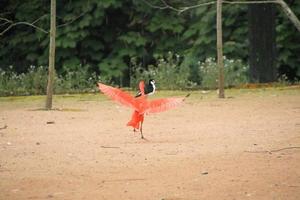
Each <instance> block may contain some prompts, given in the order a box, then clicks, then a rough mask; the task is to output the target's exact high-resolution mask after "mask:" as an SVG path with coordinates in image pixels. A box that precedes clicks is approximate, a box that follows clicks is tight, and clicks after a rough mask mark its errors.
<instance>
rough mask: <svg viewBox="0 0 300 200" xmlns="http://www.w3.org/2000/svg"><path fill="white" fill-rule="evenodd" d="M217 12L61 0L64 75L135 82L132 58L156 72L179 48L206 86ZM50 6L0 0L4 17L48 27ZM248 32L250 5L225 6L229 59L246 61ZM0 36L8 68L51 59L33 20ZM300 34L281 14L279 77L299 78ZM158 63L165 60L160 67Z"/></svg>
mask: <svg viewBox="0 0 300 200" xmlns="http://www.w3.org/2000/svg"><path fill="white" fill-rule="evenodd" d="M168 2H169V3H171V4H172V5H173V6H175V7H184V6H190V5H195V4H197V3H199V2H203V1H202V0H192V1H179V0H174V1H168ZM151 3H152V4H154V5H161V6H163V5H162V2H161V1H159V0H153V1H151ZM291 8H292V10H293V11H294V12H295V14H296V15H297V16H298V15H299V14H300V2H299V1H294V3H293V4H292V5H291ZM215 10H216V9H215V5H210V6H203V7H199V8H197V9H192V10H189V11H186V12H184V13H181V14H180V15H178V13H176V12H174V11H172V10H168V9H163V10H160V9H155V8H151V7H149V5H147V4H146V3H145V2H144V1H139V0H123V1H116V0H105V1H98V0H89V1H70V0H61V1H57V38H56V70H57V73H58V77H61V76H62V74H64V73H65V72H66V68H68V69H69V71H75V70H78V68H79V67H80V66H81V67H86V66H88V70H87V73H90V74H89V76H88V77H95V76H96V75H97V76H99V75H100V76H101V78H103V79H105V80H106V81H111V82H114V83H115V84H118V85H121V86H128V85H129V84H131V85H133V84H132V83H129V81H128V80H129V79H130V76H131V71H132V69H131V62H130V60H131V58H132V57H135V58H136V59H137V61H138V65H139V66H140V68H141V70H142V71H146V70H149V69H148V67H147V66H152V67H149V68H153V69H152V71H155V70H157V68H162V71H163V69H164V67H165V66H169V65H170V63H165V64H164V62H169V61H167V60H164V62H163V61H161V63H159V62H160V61H159V59H158V57H157V55H156V54H158V55H165V54H166V53H167V52H169V51H172V52H177V53H178V54H179V55H182V56H184V59H182V60H181V61H180V64H179V65H177V67H178V68H177V69H176V70H177V71H178V70H187V68H190V69H189V70H190V73H189V77H188V81H191V82H193V83H197V84H200V83H201V77H200V75H199V74H198V73H197V71H198V64H197V63H198V61H199V60H200V61H201V62H202V61H204V60H205V59H206V58H209V57H215V55H216V47H215V46H216V45H215V44H216V33H215V32H216V30H215V15H216V11H215ZM49 11H50V2H49V1H39V0H32V1H8V0H4V1H1V7H0V13H2V14H1V17H3V18H7V19H10V20H13V21H14V22H19V21H26V22H34V24H35V25H36V26H39V27H41V28H43V29H45V30H49V24H50V14H49ZM1 25H2V26H1V27H0V31H1V30H3V29H4V28H7V27H8V26H9V24H8V23H7V24H5V23H4V22H3V21H1ZM247 32H248V24H247V6H245V5H228V4H224V6H223V34H224V35H223V41H224V54H225V55H226V56H227V57H230V58H232V59H234V60H236V59H241V60H242V61H243V62H244V63H246V62H247V59H248V40H247V37H248V35H247ZM0 37H1V38H0V58H1V60H0V61H1V62H0V68H1V69H3V70H9V66H13V71H14V72H16V73H17V74H20V73H24V72H27V71H28V70H29V67H28V66H31V65H33V66H47V65H48V52H49V49H48V44H49V35H48V34H45V33H43V32H41V31H39V30H37V29H34V28H32V27H30V26H26V25H17V26H14V27H13V28H11V29H10V30H9V31H8V32H6V33H5V34H4V35H3V36H0ZM299 38H300V37H299V33H298V32H297V31H296V30H295V28H294V27H293V25H291V23H290V22H289V20H288V19H287V18H286V16H285V15H284V14H283V13H282V12H278V18H277V43H278V45H277V46H278V56H279V69H280V70H279V72H280V74H279V76H281V75H282V74H287V76H288V78H289V79H293V78H297V77H295V74H297V75H298V78H299V76H300V64H299V63H300V60H299V59H300V57H299V56H298V55H299V52H300V41H299ZM28 47H30V48H28ZM165 59H166V58H165ZM159 64H160V65H162V66H161V67H158V65H159ZM179 66H180V67H179ZM169 68H170V69H169ZM179 68H180V69H179ZM181 68H182V69H181ZM171 69H172V70H173V71H176V70H175V69H173V68H171V67H168V70H166V71H171ZM92 73H96V75H95V74H92ZM136 73H137V72H136ZM164 73H167V72H164ZM74 76H75V75H74ZM76 76H77V75H76ZM78 77H79V76H78ZM81 78H82V77H81ZM76 79H77V78H76ZM156 79H157V78H156ZM159 79H161V80H162V81H164V80H165V78H159ZM184 81H187V80H184ZM59 84H60V83H59ZM85 84H86V83H83V85H85ZM164 84H165V83H163V84H162V86H163V85H164ZM176 84H177V83H176ZM183 85H184V84H183ZM64 87H70V86H64ZM78 87H79V86H78ZM163 87H165V86H163Z"/></svg>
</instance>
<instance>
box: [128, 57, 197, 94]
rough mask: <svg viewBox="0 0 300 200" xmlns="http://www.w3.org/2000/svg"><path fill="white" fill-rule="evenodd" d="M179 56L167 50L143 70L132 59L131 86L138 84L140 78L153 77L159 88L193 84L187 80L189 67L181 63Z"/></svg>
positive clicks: (172, 88) (176, 87) (180, 87)
mask: <svg viewBox="0 0 300 200" xmlns="http://www.w3.org/2000/svg"><path fill="white" fill-rule="evenodd" d="M181 59H182V58H181V57H180V56H179V55H178V54H174V53H172V52H168V54H167V55H166V56H165V57H163V56H158V57H157V59H156V64H155V65H150V66H148V69H147V70H145V69H144V68H143V67H142V66H141V64H138V63H137V62H136V59H132V69H133V72H132V76H131V78H132V79H131V83H132V85H131V86H132V87H135V86H136V85H138V82H139V81H140V80H149V79H155V81H156V83H157V87H158V88H159V89H170V90H174V89H177V90H178V89H186V88H191V87H193V86H195V83H193V82H192V81H190V80H189V78H188V77H189V76H190V69H189V67H187V66H183V65H181Z"/></svg>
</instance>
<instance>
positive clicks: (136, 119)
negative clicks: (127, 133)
mask: <svg viewBox="0 0 300 200" xmlns="http://www.w3.org/2000/svg"><path fill="white" fill-rule="evenodd" d="M143 121H144V114H140V113H139V112H138V111H134V112H133V114H132V116H131V120H130V121H129V122H128V123H127V126H132V127H133V128H135V129H139V128H140V122H143Z"/></svg>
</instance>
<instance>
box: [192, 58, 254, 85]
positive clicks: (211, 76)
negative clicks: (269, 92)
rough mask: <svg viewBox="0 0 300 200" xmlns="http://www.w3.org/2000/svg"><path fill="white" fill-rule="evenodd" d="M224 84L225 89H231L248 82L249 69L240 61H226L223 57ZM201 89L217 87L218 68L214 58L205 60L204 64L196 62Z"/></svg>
mask: <svg viewBox="0 0 300 200" xmlns="http://www.w3.org/2000/svg"><path fill="white" fill-rule="evenodd" d="M223 61H224V76H225V77H224V79H225V80H224V82H225V87H233V86H238V85H241V84H245V83H248V82H249V79H248V71H249V67H248V66H246V65H244V64H243V63H242V61H241V60H233V59H228V58H226V57H225V56H224V60H223ZM198 65H199V71H198V73H199V76H200V77H201V87H203V88H206V89H216V88H217V87H218V78H219V77H218V75H219V68H218V65H217V63H216V60H215V59H214V58H207V59H206V60H205V61H204V62H198Z"/></svg>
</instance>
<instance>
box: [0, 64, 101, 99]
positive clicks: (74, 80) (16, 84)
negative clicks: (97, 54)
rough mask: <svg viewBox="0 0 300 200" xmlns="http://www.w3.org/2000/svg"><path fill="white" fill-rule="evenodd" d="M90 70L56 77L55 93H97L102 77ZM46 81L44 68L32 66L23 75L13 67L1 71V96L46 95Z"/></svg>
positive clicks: (66, 73)
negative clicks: (98, 83) (97, 86)
mask: <svg viewBox="0 0 300 200" xmlns="http://www.w3.org/2000/svg"><path fill="white" fill-rule="evenodd" d="M88 70H89V68H88V66H78V67H77V70H74V71H71V70H69V69H66V71H65V73H64V74H63V75H59V76H56V77H55V79H56V81H55V92H56V93H59V94H60V93H78V92H95V91H97V90H96V83H97V81H98V80H100V77H97V76H96V74H95V73H90V72H89V71H88ZM46 81H47V69H46V68H45V67H43V66H41V67H35V66H30V68H29V70H28V71H27V72H25V73H21V74H17V73H15V72H14V69H13V67H12V66H10V67H9V69H8V70H2V69H0V96H13V95H38V94H45V93H46ZM101 81H102V80H101ZM103 82H105V80H103Z"/></svg>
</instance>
